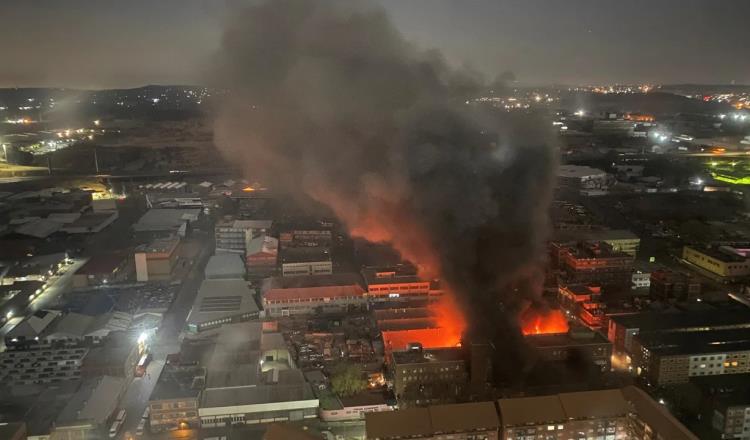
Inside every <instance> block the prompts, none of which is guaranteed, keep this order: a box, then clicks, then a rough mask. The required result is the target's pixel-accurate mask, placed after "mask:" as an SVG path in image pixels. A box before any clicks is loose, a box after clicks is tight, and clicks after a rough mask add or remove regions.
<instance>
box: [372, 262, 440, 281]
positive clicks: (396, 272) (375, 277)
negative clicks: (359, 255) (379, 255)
mask: <svg viewBox="0 0 750 440" xmlns="http://www.w3.org/2000/svg"><path fill="white" fill-rule="evenodd" d="M362 275H363V276H364V278H365V283H366V284H367V285H368V286H370V285H374V284H391V283H418V282H423V281H425V280H423V279H421V278H420V277H419V276H418V275H417V269H416V268H415V267H414V266H412V265H410V264H398V265H395V266H386V267H365V268H363V269H362Z"/></svg>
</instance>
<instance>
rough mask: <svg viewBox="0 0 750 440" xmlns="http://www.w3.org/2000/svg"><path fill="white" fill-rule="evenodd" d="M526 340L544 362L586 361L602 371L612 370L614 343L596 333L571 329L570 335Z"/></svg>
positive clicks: (533, 336) (550, 335)
mask: <svg viewBox="0 0 750 440" xmlns="http://www.w3.org/2000/svg"><path fill="white" fill-rule="evenodd" d="M524 340H525V341H526V342H527V343H528V344H529V345H530V346H531V347H533V348H534V350H536V352H537V353H538V354H539V355H540V357H541V358H542V359H544V360H548V361H568V360H570V359H574V358H575V359H586V360H589V361H591V362H592V363H593V364H595V365H596V366H598V367H599V368H600V369H601V370H602V371H605V372H606V371H609V370H610V368H611V357H612V343H611V342H609V341H608V340H607V338H605V337H604V336H602V335H601V334H599V333H598V332H595V331H591V330H588V329H584V328H571V329H570V330H569V331H568V333H557V334H540V335H527V336H525V337H524Z"/></svg>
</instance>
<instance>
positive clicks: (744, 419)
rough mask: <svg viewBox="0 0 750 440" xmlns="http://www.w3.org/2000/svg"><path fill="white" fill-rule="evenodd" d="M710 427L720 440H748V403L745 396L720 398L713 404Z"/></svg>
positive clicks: (749, 423)
mask: <svg viewBox="0 0 750 440" xmlns="http://www.w3.org/2000/svg"><path fill="white" fill-rule="evenodd" d="M711 426H712V427H713V428H714V429H715V430H717V431H719V433H721V438H722V439H738V440H740V439H748V438H750V401H748V398H747V397H745V396H734V397H729V396H727V397H725V396H720V397H719V398H717V399H716V401H715V402H714V409H713V414H712V417H711Z"/></svg>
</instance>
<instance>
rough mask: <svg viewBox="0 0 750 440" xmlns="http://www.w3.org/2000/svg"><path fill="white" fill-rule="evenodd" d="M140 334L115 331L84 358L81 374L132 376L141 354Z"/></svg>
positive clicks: (83, 375) (85, 376) (85, 375)
mask: <svg viewBox="0 0 750 440" xmlns="http://www.w3.org/2000/svg"><path fill="white" fill-rule="evenodd" d="M137 337H138V335H134V334H132V333H129V332H113V333H111V334H110V335H109V336H107V339H106V340H105V341H104V342H103V343H102V344H100V345H99V346H96V347H93V348H91V349H90V350H89V353H88V354H87V355H86V357H85V358H83V363H82V365H81V375H82V377H84V378H95V377H99V376H115V377H123V378H126V379H127V378H130V377H132V376H133V374H134V373H135V365H136V362H138V359H139V357H140V355H141V354H142V353H141V352H140V351H139V347H138V344H137V343H136V342H137V341H136V340H137Z"/></svg>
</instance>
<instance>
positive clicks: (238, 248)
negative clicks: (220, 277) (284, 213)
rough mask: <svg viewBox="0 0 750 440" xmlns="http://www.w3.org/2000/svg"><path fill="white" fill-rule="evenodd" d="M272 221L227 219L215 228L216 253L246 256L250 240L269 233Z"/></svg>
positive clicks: (218, 223)
mask: <svg viewBox="0 0 750 440" xmlns="http://www.w3.org/2000/svg"><path fill="white" fill-rule="evenodd" d="M272 224H273V223H272V221H271V220H234V219H225V220H223V221H220V222H217V223H216V226H215V227H214V232H215V235H214V236H215V239H216V253H223V252H227V253H235V254H244V253H245V250H246V249H245V247H246V244H247V242H248V240H252V239H253V238H255V237H257V236H259V235H260V234H261V233H265V232H269V231H270V229H271V225H272Z"/></svg>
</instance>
